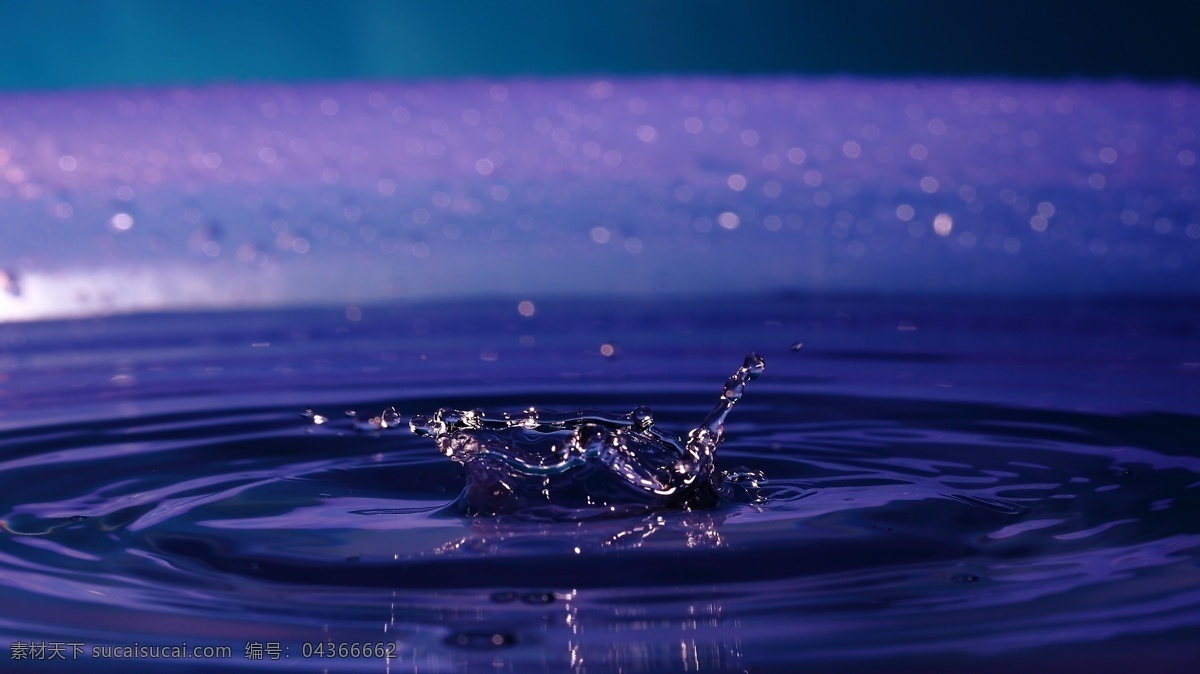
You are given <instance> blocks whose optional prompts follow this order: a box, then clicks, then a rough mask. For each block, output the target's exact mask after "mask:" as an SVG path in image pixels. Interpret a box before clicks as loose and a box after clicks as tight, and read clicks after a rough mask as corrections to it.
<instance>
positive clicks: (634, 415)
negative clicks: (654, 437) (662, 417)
mask: <svg viewBox="0 0 1200 674" xmlns="http://www.w3.org/2000/svg"><path fill="white" fill-rule="evenodd" d="M629 417H630V418H631V419H633V422H634V426H635V427H637V429H638V430H641V431H644V430H646V429H648V428H650V427H651V426H653V425H654V414H653V413H652V412H651V411H650V408H649V407H646V406H645V405H639V406H638V407H637V408H636V409H634V410H633V411H632V412H630V413H629Z"/></svg>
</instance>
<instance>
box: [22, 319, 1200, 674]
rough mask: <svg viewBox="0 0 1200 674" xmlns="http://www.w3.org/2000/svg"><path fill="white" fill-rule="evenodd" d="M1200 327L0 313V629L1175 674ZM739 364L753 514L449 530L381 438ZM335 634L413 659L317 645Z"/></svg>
mask: <svg viewBox="0 0 1200 674" xmlns="http://www.w3.org/2000/svg"><path fill="white" fill-rule="evenodd" d="M1197 316H1200V312H1198V311H1196V307H1195V301H1193V300H1178V301H1172V302H1167V301H1163V302H1159V303H1149V302H1137V303H1128V302H1118V301H1115V300H1105V301H1103V302H1091V303H1080V302H1077V301H1070V302H1063V301H1049V300H1029V299H1022V300H1017V301H1010V302H1002V301H995V302H989V303H980V302H977V301H970V300H953V299H946V298H939V299H936V300H930V299H920V298H918V299H895V298H892V299H886V300H871V299H862V298H857V299H856V298H829V297H826V298H823V299H821V300H805V299H780V298H776V299H770V300H765V299H762V298H757V299H755V300H754V301H749V300H748V299H747V298H737V299H731V300H728V301H725V300H713V299H704V300H690V301H683V300H678V299H675V300H672V301H669V302H666V301H662V300H653V299H643V300H630V299H619V300H607V301H593V302H589V303H581V302H579V301H575V300H563V301H557V302H556V301H542V302H538V303H537V304H536V310H535V311H534V312H533V313H532V315H530V316H525V315H523V314H522V312H521V311H520V306H519V305H518V303H517V302H515V301H475V302H468V303H462V302H459V303H447V302H438V303H426V304H398V305H391V306H368V307H364V308H363V309H362V313H361V315H359V316H357V317H356V318H353V319H352V318H351V317H349V316H347V315H346V313H345V312H344V311H342V310H311V309H310V310H291V311H271V312H258V311H256V312H232V313H220V312H218V313H180V314H159V315H144V316H127V317H106V318H94V319H87V320H76V321H65V322H32V323H18V324H9V325H4V326H0V341H2V343H3V344H5V345H6V346H5V350H4V352H3V355H2V359H0V364H2V365H3V367H4V369H3V373H4V375H5V380H4V381H3V386H2V387H0V400H2V401H3V405H0V485H2V486H3V489H2V490H0V527H2V529H0V606H2V607H3V609H2V610H0V644H5V645H6V648H7V644H11V643H12V642H15V641H39V640H40V641H75V642H80V643H84V644H86V645H87V646H88V647H89V648H90V647H91V646H95V645H122V644H129V643H132V642H134V641H137V642H139V643H141V644H150V645H156V646H162V645H174V644H178V643H180V642H182V641H186V642H188V643H189V644H192V645H196V644H208V645H218V646H231V647H233V656H234V657H233V658H232V659H231V660H230V661H228V662H224V663H221V668H222V669H224V670H245V671H267V670H272V669H277V668H280V667H283V665H281V664H280V663H272V662H270V661H265V662H263V661H253V660H247V659H246V658H245V657H244V648H245V644H246V643H247V642H277V643H279V644H280V645H281V646H286V647H287V648H289V649H290V653H291V658H290V659H289V660H288V663H287V666H288V667H289V668H292V669H296V670H299V671H323V670H325V669H329V670H330V671H335V670H336V671H372V672H377V671H416V672H440V671H476V670H486V671H493V670H494V669H497V668H498V669H500V670H501V671H518V672H531V671H532V672H561V671H570V672H577V673H579V674H582V673H583V672H585V671H586V672H596V671H599V672H615V671H631V670H632V671H689V672H690V671H700V672H724V671H734V672H736V671H745V670H749V671H768V672H775V671H779V672H784V671H795V670H796V668H798V667H799V668H802V669H813V668H820V667H830V668H836V669H838V670H843V671H846V670H848V671H878V670H879V669H880V668H883V667H892V668H895V667H899V668H902V669H911V670H913V671H917V670H922V671H927V670H930V669H935V670H936V669H942V670H954V671H966V670H970V671H996V672H999V671H1012V670H1013V669H1016V668H1024V669H1034V670H1037V669H1038V668H1043V669H1046V670H1050V671H1053V670H1056V669H1057V670H1061V669H1062V668H1063V667H1067V666H1071V667H1080V668H1083V669H1086V670H1088V671H1119V670H1122V669H1127V668H1128V667H1129V666H1130V664H1131V663H1136V662H1142V661H1149V660H1153V661H1154V662H1156V663H1157V665H1156V666H1158V667H1159V668H1160V669H1161V670H1162V671H1171V672H1175V671H1187V669H1188V668H1189V667H1191V665H1192V663H1193V662H1194V658H1193V655H1194V644H1195V643H1196V638H1197V634H1198V633H1200V593H1198V592H1197V591H1196V589H1195V588H1196V587H1197V579H1198V578H1200V523H1198V522H1197V520H1196V518H1195V517H1194V516H1193V514H1194V513H1195V512H1196V508H1197V506H1198V505H1200V503H1198V501H1197V499H1198V498H1200V458H1198V457H1197V455H1196V439H1197V438H1200V417H1198V416H1197V408H1196V400H1200V379H1198V378H1197V372H1198V371H1200V366H1198V365H1197V364H1196V363H1195V361H1194V359H1195V343H1194V335H1195V334H1196V333H1197V329H1198V328H1200V326H1198V325H1197ZM796 341H803V342H804V347H803V349H801V350H800V351H798V352H794V351H792V349H791V345H792V344H793V343H794V342H796ZM603 344H608V345H613V346H615V347H616V348H614V350H613V353H614V355H613V356H605V355H604V354H603V352H602V351H601V348H600V347H601V345H603ZM749 348H753V349H755V351H757V352H758V353H761V354H762V356H763V358H764V359H765V360H767V361H768V362H769V363H770V367H769V368H768V369H767V371H766V372H765V373H764V374H763V376H762V377H761V378H760V379H758V380H757V381H755V382H753V384H752V385H751V386H749V387H748V390H747V391H746V393H745V395H744V397H743V398H742V399H740V400H739V402H738V403H737V409H736V410H734V411H733V413H732V414H731V415H730V416H729V418H728V419H727V420H726V423H725V426H724V430H725V442H724V443H723V444H722V445H721V447H720V449H719V451H718V453H717V462H718V468H719V469H722V470H728V469H736V468H738V467H739V466H744V467H746V468H747V469H750V470H756V471H762V473H763V474H764V475H765V476H766V481H765V482H764V483H763V486H762V489H763V495H764V496H765V502H761V503H754V502H745V503H737V502H727V503H723V504H720V505H718V506H717V507H714V508H711V509H694V510H693V511H691V512H684V511H680V510H672V509H665V510H656V511H654V512H651V513H647V514H643V515H634V516H629V517H618V518H612V519H601V520H592V521H583V522H580V521H567V522H530V521H527V520H524V519H521V518H516V517H461V516H459V515H458V514H456V513H454V512H447V509H446V506H447V505H448V504H450V503H451V502H452V501H454V499H455V498H456V496H457V495H458V494H459V493H460V491H461V490H462V488H463V486H464V484H465V483H466V480H465V477H464V475H463V474H462V472H461V470H460V469H458V468H457V467H456V464H454V463H453V462H451V461H448V460H447V459H446V458H445V457H444V456H442V455H441V454H440V453H439V452H438V451H437V449H436V447H434V446H433V445H432V443H431V442H430V441H429V439H428V438H421V437H416V436H414V435H412V434H410V433H408V432H407V431H406V430H404V429H396V430H386V431H382V432H380V431H379V430H378V429H377V428H375V427H374V426H373V425H372V423H371V419H372V418H373V417H376V416H380V415H381V413H383V412H385V411H387V410H390V409H391V408H393V407H394V408H395V410H397V411H398V412H399V413H400V414H401V415H403V417H404V419H405V420H407V419H408V418H410V417H411V415H413V414H414V413H416V412H424V411H427V410H430V409H436V408H437V407H439V406H451V407H457V408H462V409H471V408H473V407H475V406H479V407H482V408H484V409H487V410H489V411H496V412H501V411H510V412H512V413H514V414H519V413H520V411H521V410H524V409H527V408H528V407H529V406H530V405H537V406H539V407H546V408H556V409H565V410H570V409H577V408H582V407H589V408H599V409H601V410H609V411H612V412H614V413H621V412H623V411H625V410H629V409H632V408H634V407H635V406H636V405H639V404H646V405H648V406H650V407H651V408H652V409H653V410H654V412H655V419H656V424H657V425H660V426H661V427H662V428H664V429H672V430H677V431H679V432H682V431H683V430H685V429H687V428H691V427H694V426H695V425H696V423H697V420H698V419H700V418H702V416H703V415H704V413H705V412H706V411H707V410H708V409H710V408H711V406H712V402H713V396H714V394H715V392H716V391H718V390H720V386H721V383H722V382H723V381H724V378H725V376H726V375H728V373H729V370H730V363H731V359H732V362H733V363H736V362H737V361H738V359H739V358H740V357H741V355H742V354H743V353H744V352H745V350H746V349H749ZM306 408H307V409H310V410H311V412H309V413H305V410H306ZM347 410H354V415H353V416H347V415H346V411H347ZM318 417H321V418H323V419H324V420H325V423H322V424H316V423H314V422H315V421H316V419H317V418H318ZM389 418H390V417H389ZM493 638H495V639H496V640H497V641H495V642H494V641H493ZM327 639H332V640H333V641H335V642H352V641H353V642H359V643H362V642H367V643H376V642H385V643H394V644H396V645H397V649H398V650H397V652H398V654H399V656H400V658H399V659H398V660H395V661H393V662H392V663H391V664H390V665H387V664H385V663H384V662H383V661H382V660H380V659H378V658H370V659H360V660H355V659H349V658H334V659H329V660H321V659H315V658H303V657H301V649H302V648H303V647H304V644H305V643H313V642H318V641H324V640H327ZM5 657H8V656H7V655H6V656H5ZM118 664H119V665H120V666H121V667H123V668H125V671H147V672H150V671H161V669H162V663H161V662H155V661H150V660H142V661H136V662H128V663H126V662H122V663H118ZM175 664H177V663H172V667H173V668H174V665H175ZM184 664H185V665H186V664H190V665H192V666H193V670H194V671H208V670H212V669H214V668H216V664H215V663H212V662H202V663H195V662H193V663H184ZM48 666H49V665H47V663H45V662H14V661H6V663H5V668H6V671H10V670H11V671H45V670H46V669H47V667H48ZM114 666H116V665H115V664H114V661H105V660H102V659H100V660H94V661H88V662H78V663H72V665H71V667H72V669H78V670H79V671H110V670H111V669H112V668H113V667H114ZM184 669H185V671H186V667H185V668H184Z"/></svg>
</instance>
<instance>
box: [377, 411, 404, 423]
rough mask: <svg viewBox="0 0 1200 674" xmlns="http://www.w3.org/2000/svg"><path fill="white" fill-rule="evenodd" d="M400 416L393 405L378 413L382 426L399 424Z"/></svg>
mask: <svg viewBox="0 0 1200 674" xmlns="http://www.w3.org/2000/svg"><path fill="white" fill-rule="evenodd" d="M400 420H401V416H400V413H399V412H397V411H396V408H395V407H389V408H387V409H386V410H384V411H383V414H380V415H379V425H380V426H382V427H384V428H396V427H398V426H399V425H400Z"/></svg>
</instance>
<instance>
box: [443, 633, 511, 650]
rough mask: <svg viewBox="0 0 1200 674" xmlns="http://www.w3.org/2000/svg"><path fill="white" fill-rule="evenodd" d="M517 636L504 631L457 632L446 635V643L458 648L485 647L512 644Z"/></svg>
mask: <svg viewBox="0 0 1200 674" xmlns="http://www.w3.org/2000/svg"><path fill="white" fill-rule="evenodd" d="M516 642H517V638H516V637H515V636H513V635H512V634H508V633H505V632H477V631H472V632H458V633H455V634H451V635H450V636H448V637H446V643H447V644H448V645H450V646H458V647H460V648H472V649H485V648H499V647H503V646H512V645H513V644H515V643H516Z"/></svg>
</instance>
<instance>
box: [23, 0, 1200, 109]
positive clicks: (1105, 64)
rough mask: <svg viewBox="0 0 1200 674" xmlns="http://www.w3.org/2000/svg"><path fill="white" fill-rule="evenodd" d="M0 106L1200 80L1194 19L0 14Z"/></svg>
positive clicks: (521, 12)
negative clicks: (788, 79)
mask: <svg viewBox="0 0 1200 674" xmlns="http://www.w3.org/2000/svg"><path fill="white" fill-rule="evenodd" d="M0 26H2V28H0V90H9V91H13V90H28V89H35V90H44V89H58V88H74V87H97V86H112V85H116V86H142V85H160V84H170V83H205V82H219V81H326V80H354V79H397V78H405V79H411V78H430V77H433V78H447V77H449V78H459V77H471V76H482V77H495V76H520V75H537V76H565V75H577V74H589V73H609V74H648V73H672V74H676V73H679V74H687V73H712V74H745V73H754V74H811V75H830V74H835V75H836V74H848V75H866V76H880V77H894V76H903V75H912V74H916V75H933V76H978V75H983V76H1018V77H1026V78H1047V77H1049V78H1061V77H1088V78H1111V77H1121V78H1136V79H1167V80H1179V79H1185V80H1196V79H1200V40H1197V39H1196V37H1195V29H1196V27H1197V26H1200V9H1198V8H1197V5H1195V4H1194V3H1184V2H1140V3H1136V4H1132V3H1117V2H1095V3H1087V4H1084V3H1076V2H1058V3H1055V2H1029V1H1025V0H1016V1H1014V2H1003V3H992V4H985V3H973V2H947V1H945V0H916V1H912V2H899V1H896V2H886V1H870V0H845V1H843V2H837V3H834V2H820V3H817V2H803V1H793V2H772V1H764V0H742V1H739V2H728V1H717V0H687V1H666V0H609V1H607V2H561V1H553V2H551V1H546V0H525V1H521V0H516V1H510V2H495V1H480V0H413V1H408V2H389V1H386V0H358V1H347V0H339V1H333V0H292V1H281V0H277V1H264V0H205V1H204V2H196V1H172V0H73V1H67V0H51V1H44V2H28V1H21V2H16V1H10V0H0Z"/></svg>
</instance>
